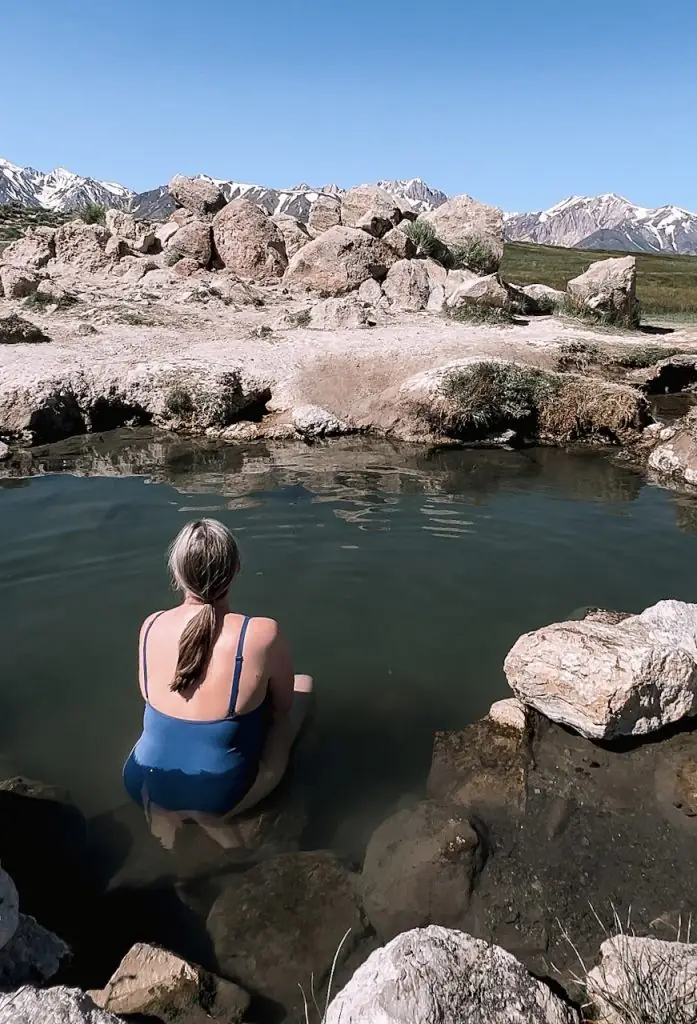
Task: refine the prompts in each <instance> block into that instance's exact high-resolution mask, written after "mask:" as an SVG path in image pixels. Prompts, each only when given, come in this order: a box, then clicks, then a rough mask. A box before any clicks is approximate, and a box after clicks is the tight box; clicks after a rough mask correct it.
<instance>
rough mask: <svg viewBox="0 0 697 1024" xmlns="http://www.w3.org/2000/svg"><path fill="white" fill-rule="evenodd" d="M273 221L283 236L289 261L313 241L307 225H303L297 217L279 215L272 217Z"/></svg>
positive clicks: (285, 214)
mask: <svg viewBox="0 0 697 1024" xmlns="http://www.w3.org/2000/svg"><path fill="white" fill-rule="evenodd" d="M271 220H272V221H273V222H274V224H275V225H276V227H277V228H278V230H279V231H280V232H281V235H282V236H283V241H284V243H285V246H286V255H287V256H288V259H290V258H291V256H295V254H296V252H297V251H298V249H302V247H303V246H304V245H307V243H308V242H309V241H311V239H312V235H311V234H310V232H309V231H308V230H307V228H306V227H305V225H304V224H301V223H300V221H299V220H296V219H295V217H291V216H290V214H287V213H279V214H278V215H277V216H276V217H272V218H271Z"/></svg>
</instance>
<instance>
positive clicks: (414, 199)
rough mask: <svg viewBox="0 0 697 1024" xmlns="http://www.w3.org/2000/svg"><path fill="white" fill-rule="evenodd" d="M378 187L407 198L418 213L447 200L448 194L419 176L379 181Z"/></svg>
mask: <svg viewBox="0 0 697 1024" xmlns="http://www.w3.org/2000/svg"><path fill="white" fill-rule="evenodd" d="M378 188H382V189H384V190H385V192H389V193H390V195H393V196H396V198H397V199H407V200H408V201H409V202H410V203H411V205H412V206H413V207H414V209H415V210H418V212H419V213H426V212H427V211H428V210H434V209H435V208H436V206H441V205H442V204H443V203H445V202H447V200H448V196H447V195H446V194H445V192H441V190H440V189H439V188H431V186H430V185H427V184H426V182H425V181H422V180H421V178H411V179H410V180H409V181H379V182H378Z"/></svg>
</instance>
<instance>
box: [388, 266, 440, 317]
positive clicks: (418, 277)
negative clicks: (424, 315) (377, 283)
mask: <svg viewBox="0 0 697 1024" xmlns="http://www.w3.org/2000/svg"><path fill="white" fill-rule="evenodd" d="M382 289H383V291H384V293H385V295H386V296H387V298H388V300H389V302H390V305H391V306H392V307H393V308H394V309H399V310H403V311H405V312H407V311H409V312H418V311H419V310H421V309H425V308H426V305H427V303H428V300H429V296H430V294H431V285H430V282H429V277H428V271H427V269H426V267H425V266H424V262H423V260H399V261H398V262H397V263H395V264H394V266H393V267H390V270H389V272H388V274H387V277H386V278H385V283H384V284H383V286H382Z"/></svg>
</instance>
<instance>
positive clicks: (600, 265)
mask: <svg viewBox="0 0 697 1024" xmlns="http://www.w3.org/2000/svg"><path fill="white" fill-rule="evenodd" d="M566 288H567V291H568V293H569V295H570V296H571V297H572V298H573V299H575V300H576V301H577V302H580V303H581V304H582V305H584V306H586V307H587V308H588V309H590V310H593V311H594V312H596V313H600V314H604V315H606V316H608V317H610V318H614V317H621V318H623V319H626V320H627V321H628V322H629V323H630V324H638V323H639V304H638V301H637V297H636V258H635V257H634V256H621V257H619V258H614V259H609V260H598V261H597V262H596V263H592V264H591V266H590V267H589V268H588V270H587V271H586V272H585V274H580V275H579V277H574V278H573V279H572V280H571V281H569V282H568V284H567V286H566Z"/></svg>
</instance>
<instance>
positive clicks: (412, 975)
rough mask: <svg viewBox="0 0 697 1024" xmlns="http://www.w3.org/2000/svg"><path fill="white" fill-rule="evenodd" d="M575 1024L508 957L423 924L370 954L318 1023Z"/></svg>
mask: <svg viewBox="0 0 697 1024" xmlns="http://www.w3.org/2000/svg"><path fill="white" fill-rule="evenodd" d="M436 1022H442V1024H580V1017H579V1015H578V1013H577V1012H576V1011H575V1010H573V1009H571V1008H570V1007H568V1006H567V1005H566V1004H565V1003H563V1002H562V1001H561V999H559V997H558V996H556V995H554V993H553V992H552V991H551V989H549V988H548V987H547V986H546V985H544V984H543V983H542V982H541V981H538V980H537V979H536V978H533V976H532V975H531V974H529V973H528V972H527V971H526V969H525V968H524V967H523V965H522V964H521V963H519V962H518V960H516V959H515V957H514V956H511V954H510V953H507V952H506V951H505V950H503V949H501V948H500V947H499V946H492V945H490V944H489V943H487V942H484V941H482V940H481V939H474V938H472V937H471V936H470V935H466V934H465V933H464V932H458V931H449V930H448V929H447V928H440V927H437V926H436V925H431V927H429V928H424V929H415V930H414V931H410V932H405V933H404V934H402V935H398V936H397V938H396V939H394V940H393V941H392V942H390V943H389V944H388V945H387V946H384V947H383V948H382V949H378V950H376V951H375V952H374V953H372V954H371V955H370V956H369V957H368V959H367V960H366V962H365V963H364V964H363V966H362V967H359V968H358V970H357V971H356V973H355V974H354V975H353V977H352V978H351V980H350V981H349V983H348V985H346V987H345V988H344V989H343V990H342V991H341V992H340V993H339V994H338V996H337V997H336V998H335V999H334V1000H333V1002H332V1003H331V1005H330V1007H329V1011H328V1013H327V1016H326V1024H436Z"/></svg>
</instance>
